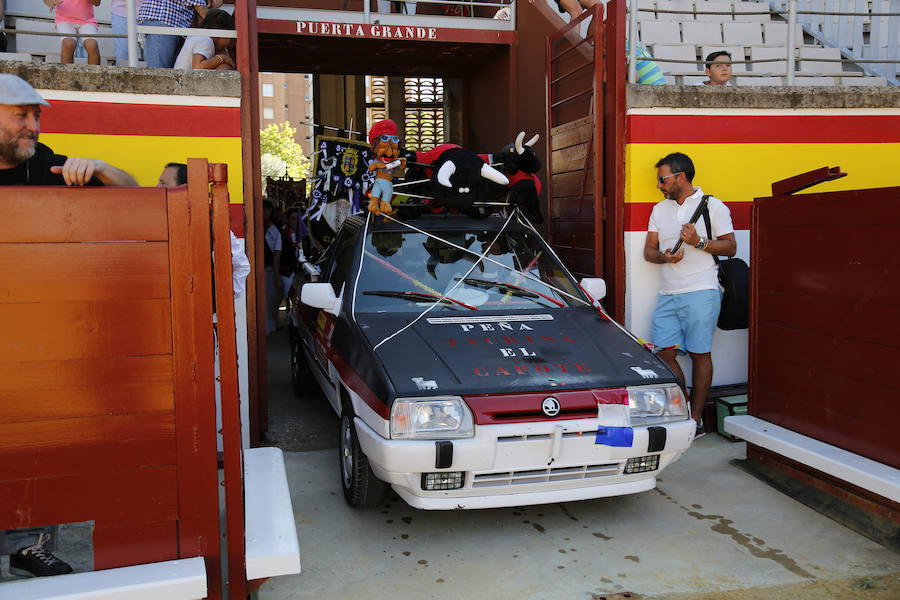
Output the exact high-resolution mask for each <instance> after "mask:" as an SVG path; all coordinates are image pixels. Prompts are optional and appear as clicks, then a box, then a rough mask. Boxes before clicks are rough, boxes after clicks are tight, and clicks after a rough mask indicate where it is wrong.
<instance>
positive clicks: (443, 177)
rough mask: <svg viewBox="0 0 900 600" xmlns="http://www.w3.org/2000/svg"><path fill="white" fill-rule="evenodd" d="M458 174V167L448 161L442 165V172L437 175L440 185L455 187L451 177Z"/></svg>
mask: <svg viewBox="0 0 900 600" xmlns="http://www.w3.org/2000/svg"><path fill="white" fill-rule="evenodd" d="M454 173H456V165H455V164H453V161H449V160H448V161H447V162H445V163H444V164H442V165H441V168H440V170H439V171H438V174H437V180H438V183H439V184H441V185H442V186H444V187H453V185H452V184H451V183H450V176H451V175H453V174H454Z"/></svg>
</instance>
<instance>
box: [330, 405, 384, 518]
mask: <svg viewBox="0 0 900 600" xmlns="http://www.w3.org/2000/svg"><path fill="white" fill-rule="evenodd" d="M339 435H340V440H339V443H338V460H339V462H340V473H341V487H342V488H343V489H344V498H346V500H347V503H348V504H349V505H350V506H352V507H354V508H372V507H375V506H378V505H380V504H381V503H382V501H383V500H384V496H385V492H387V488H388V485H387V484H386V483H385V482H383V481H381V480H380V479H378V478H377V477H375V474H374V473H373V472H372V467H370V466H369V459H368V458H367V457H366V455H365V454H363V451H362V448H360V446H359V438H358V437H357V435H356V426H355V425H354V424H353V415H352V413H351V412H350V411H349V410H347V409H346V408H345V409H344V411H343V414H342V415H341V425H340V432H339Z"/></svg>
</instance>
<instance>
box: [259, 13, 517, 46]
mask: <svg viewBox="0 0 900 600" xmlns="http://www.w3.org/2000/svg"><path fill="white" fill-rule="evenodd" d="M304 16H305V15H304ZM384 16H386V15H384ZM344 18H346V17H344ZM470 20H472V21H477V20H478V19H470ZM429 22H430V21H429ZM495 24H496V25H497V26H498V27H501V26H502V27H506V26H508V25H509V22H508V21H496V22H494V21H492V22H491V23H490V25H495ZM256 25H257V31H258V32H259V33H261V34H284V35H301V36H314V37H327V38H333V39H343V40H350V39H357V40H378V41H382V40H393V41H401V42H438V43H440V42H445V43H446V42H449V43H457V42H461V43H478V44H512V43H514V42H515V41H516V32H515V31H514V30H512V29H508V30H507V29H495V28H493V27H491V28H477V29H475V28H468V29H461V28H458V27H434V26H431V25H425V24H424V23H423V24H422V25H408V24H399V23H397V24H393V23H392V24H386V23H383V22H382V23H346V22H339V21H329V20H323V19H258V20H257V22H256Z"/></svg>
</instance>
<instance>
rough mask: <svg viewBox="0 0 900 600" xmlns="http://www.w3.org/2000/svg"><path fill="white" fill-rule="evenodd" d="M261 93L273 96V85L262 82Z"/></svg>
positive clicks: (269, 96) (268, 96)
mask: <svg viewBox="0 0 900 600" xmlns="http://www.w3.org/2000/svg"><path fill="white" fill-rule="evenodd" d="M262 95H263V96H265V97H267V98H271V97H272V96H274V95H275V86H274V85H272V84H271V83H264V84H262Z"/></svg>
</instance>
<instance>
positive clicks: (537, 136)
mask: <svg viewBox="0 0 900 600" xmlns="http://www.w3.org/2000/svg"><path fill="white" fill-rule="evenodd" d="M540 137H541V134H539V133H536V134H534V137H533V138H531V139H530V140H528V141H527V142H525V145H526V146H529V147H533V146H534V145H535V144H537V141H538V139H539V138H540Z"/></svg>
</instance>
